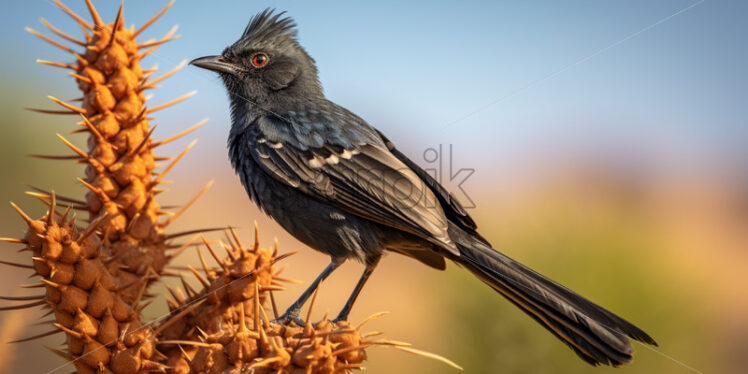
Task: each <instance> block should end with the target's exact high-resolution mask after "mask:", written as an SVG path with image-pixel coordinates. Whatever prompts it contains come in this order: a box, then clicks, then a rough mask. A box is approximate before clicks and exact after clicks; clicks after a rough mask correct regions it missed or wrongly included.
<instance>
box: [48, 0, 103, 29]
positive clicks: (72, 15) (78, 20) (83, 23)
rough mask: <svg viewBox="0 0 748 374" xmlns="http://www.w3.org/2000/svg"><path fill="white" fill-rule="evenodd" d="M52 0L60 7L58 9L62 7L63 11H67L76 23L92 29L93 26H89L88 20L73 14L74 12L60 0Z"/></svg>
mask: <svg viewBox="0 0 748 374" xmlns="http://www.w3.org/2000/svg"><path fill="white" fill-rule="evenodd" d="M52 1H54V3H55V4H57V6H58V7H60V9H62V11H63V12H65V13H67V14H68V15H69V16H70V17H72V18H73V19H74V20H76V21H77V22H78V24H79V25H81V27H85V28H87V29H88V30H90V31H94V29H93V27H91V25H90V24H89V23H88V22H86V21H85V20H83V18H81V17H80V16H79V15H77V14H75V12H73V11H72V10H70V8H68V7H66V6H65V4H63V3H61V2H60V0H52Z"/></svg>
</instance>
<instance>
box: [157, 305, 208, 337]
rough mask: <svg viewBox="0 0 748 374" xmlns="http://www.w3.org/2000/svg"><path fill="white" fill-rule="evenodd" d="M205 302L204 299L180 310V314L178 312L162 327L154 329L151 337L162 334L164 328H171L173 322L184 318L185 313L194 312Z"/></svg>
mask: <svg viewBox="0 0 748 374" xmlns="http://www.w3.org/2000/svg"><path fill="white" fill-rule="evenodd" d="M205 300H206V299H202V300H200V301H197V302H195V303H194V304H192V305H190V306H189V307H187V308H185V309H184V310H182V311H181V312H179V314H177V315H176V316H174V317H172V318H169V320H167V321H166V322H165V323H164V324H163V325H161V326H159V327H158V328H156V329H155V330H153V336H157V335H158V334H160V333H161V332H163V331H164V330H165V329H166V328H168V327H169V326H171V325H172V324H174V323H175V322H177V321H179V320H180V319H182V317H184V316H185V315H187V313H189V312H191V311H193V310H195V308H197V307H198V306H200V305H202V303H204V302H205Z"/></svg>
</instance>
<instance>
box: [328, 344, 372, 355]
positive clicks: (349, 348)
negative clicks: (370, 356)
mask: <svg viewBox="0 0 748 374" xmlns="http://www.w3.org/2000/svg"><path fill="white" fill-rule="evenodd" d="M370 345H371V344H370V343H364V344H360V345H355V346H352V347H345V348H341V349H338V350H335V351H332V353H330V356H332V357H335V356H338V355H341V354H343V353H346V352H351V351H357V350H359V349H364V348H366V347H368V346H370Z"/></svg>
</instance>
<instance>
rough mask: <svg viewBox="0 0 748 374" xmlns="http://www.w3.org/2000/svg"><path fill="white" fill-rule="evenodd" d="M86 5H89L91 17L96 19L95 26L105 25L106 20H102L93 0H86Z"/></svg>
mask: <svg viewBox="0 0 748 374" xmlns="http://www.w3.org/2000/svg"><path fill="white" fill-rule="evenodd" d="M86 6H87V7H88V11H89V12H90V13H91V18H92V19H93V21H94V26H96V28H101V26H103V25H104V22H103V21H102V20H101V17H100V16H99V12H97V11H96V8H94V6H93V4H91V0H86ZM115 25H116V23H115Z"/></svg>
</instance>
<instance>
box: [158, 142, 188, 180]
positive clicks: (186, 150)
mask: <svg viewBox="0 0 748 374" xmlns="http://www.w3.org/2000/svg"><path fill="white" fill-rule="evenodd" d="M196 143H197V139H195V140H193V141H192V142H191V143H190V144H189V145H187V147H185V148H184V150H183V151H182V152H181V153H179V156H177V157H176V158H175V159H174V161H172V162H171V163H170V164H169V166H167V167H166V169H164V170H163V171H162V172H161V173H160V174H159V176H158V178H156V179H155V180H154V181H153V182H151V186H156V185H158V184H159V182H160V181H161V179H162V178H163V177H164V176H166V174H168V173H169V172H170V171H171V169H173V168H174V166H175V165H176V164H177V162H179V161H180V160H182V157H184V155H185V154H187V152H189V150H190V149H192V147H194V146H195V144H196Z"/></svg>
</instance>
